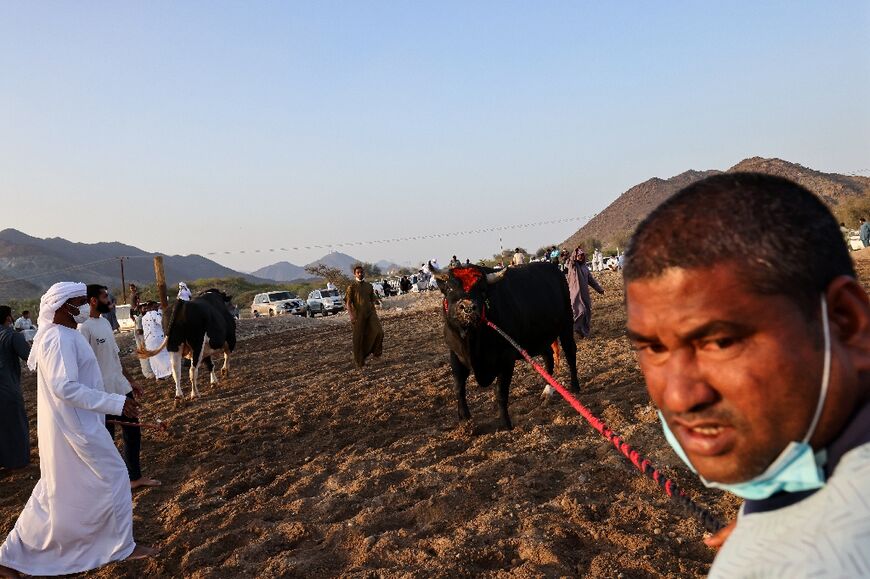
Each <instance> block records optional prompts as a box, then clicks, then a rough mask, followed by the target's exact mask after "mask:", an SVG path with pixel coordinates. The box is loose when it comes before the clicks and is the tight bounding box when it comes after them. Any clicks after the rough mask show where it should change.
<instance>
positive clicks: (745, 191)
mask: <svg viewBox="0 0 870 579" xmlns="http://www.w3.org/2000/svg"><path fill="white" fill-rule="evenodd" d="M727 262H733V263H736V264H737V265H738V266H739V267H740V268H741V269H740V273H741V275H742V276H743V277H744V279H745V280H746V282H747V283H748V285H749V287H750V288H751V289H752V290H754V291H757V292H758V293H760V294H765V295H783V296H786V297H788V298H789V299H791V300H793V301H794V302H795V303H796V304H797V305H798V307H800V308H801V309H802V311H803V312H804V313H805V314H806V315H807V316H808V317H809V318H812V317H814V313H815V312H816V310H817V309H818V300H819V295H820V294H821V293H822V292H823V291H824V290H825V288H827V287H828V284H829V283H830V282H831V281H832V280H833V279H834V278H836V277H838V276H841V275H848V276H852V277H855V268H854V266H853V264H852V259H851V258H850V257H849V250H848V249H847V248H846V244H845V241H844V239H843V234H842V233H841V232H840V228H839V226H838V225H837V221H836V219H834V216H833V215H831V212H830V211H829V210H828V208H827V207H826V206H825V205H824V204H823V203H822V202H821V200H819V198H818V197H816V196H815V195H813V194H812V193H811V192H810V191H808V190H807V189H806V188H804V187H802V186H801V185H798V184H797V183H794V182H792V181H789V180H788V179H783V178H782V177H774V176H772V175H765V174H761V173H726V174H720V175H714V176H712V177H707V178H706V179H702V180H700V181H697V182H696V183H693V184H692V185H689V186H688V187H686V188H684V189H682V190H681V191H679V192H678V193H677V194H676V195H674V196H673V197H671V198H670V199H668V200H667V201H665V202H664V203H662V204H661V205H659V206H658V207H657V208H656V209H655V210H654V211H653V212H652V213H650V214H649V216H648V217H647V218H646V219H644V220H643V221H642V222H641V224H640V225H638V227H637V230H636V231H635V233H634V235H633V236H632V238H631V241H630V242H629V244H628V248H627V249H626V251H625V269H624V270H623V277H624V279H625V282H626V283H630V282H632V281H635V280H638V279H645V278H653V277H657V276H659V275H661V274H662V273H663V272H664V271H665V270H666V269H668V268H671V267H678V268H684V269H706V268H710V267H712V266H714V265H718V264H721V263H727Z"/></svg>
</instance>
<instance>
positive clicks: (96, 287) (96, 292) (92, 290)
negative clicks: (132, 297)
mask: <svg viewBox="0 0 870 579" xmlns="http://www.w3.org/2000/svg"><path fill="white" fill-rule="evenodd" d="M103 290H105V291H106V293H109V288H107V287H106V286H104V285H100V284H98V283H89V284H88V299H91V298H97V299H100V294H101V293H103Z"/></svg>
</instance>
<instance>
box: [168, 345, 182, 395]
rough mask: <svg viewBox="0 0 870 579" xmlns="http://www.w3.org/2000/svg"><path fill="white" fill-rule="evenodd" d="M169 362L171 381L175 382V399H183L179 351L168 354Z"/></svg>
mask: <svg viewBox="0 0 870 579" xmlns="http://www.w3.org/2000/svg"><path fill="white" fill-rule="evenodd" d="M169 362H170V366H171V367H172V379H173V380H175V397H176V398H184V392H182V391H181V351H180V350H179V351H178V352H169Z"/></svg>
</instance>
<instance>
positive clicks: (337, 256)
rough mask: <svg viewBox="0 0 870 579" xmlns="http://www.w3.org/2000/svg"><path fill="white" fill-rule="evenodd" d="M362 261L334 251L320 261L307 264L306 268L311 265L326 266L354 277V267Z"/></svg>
mask: <svg viewBox="0 0 870 579" xmlns="http://www.w3.org/2000/svg"><path fill="white" fill-rule="evenodd" d="M359 262H360V260H358V259H357V258H355V257H351V256H350V255H347V254H346V253H341V252H339V251H333V252H332V253H328V254H326V255H324V256H323V257H321V258H320V259H318V260H315V261H312V262H311V263H307V264H305V267H308V266H311V265H318V264H321V263H322V264H325V265H327V266H329V267H334V268H337V269H340V270H341V272H342V273H343V274H345V275H348V276H351V277H352V276H353V266H355V265H356V264H358V263H359Z"/></svg>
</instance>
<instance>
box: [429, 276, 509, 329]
mask: <svg viewBox="0 0 870 579" xmlns="http://www.w3.org/2000/svg"><path fill="white" fill-rule="evenodd" d="M506 272H507V270H502V271H499V272H493V273H486V272H485V271H483V270H482V269H481V268H479V267H477V266H474V265H469V266H464V267H454V268H451V269H450V270H449V271H447V272H446V273H437V274H436V275H435V281H436V282H437V283H438V288H439V289H440V290H441V293H443V294H444V314H445V317H446V318H447V323H448V324H449V325H451V326H453V327H454V328H456V329H457V330H459V333H460V334H461V335H462V336H463V337H464V336H465V334H466V332H468V330H470V329H471V328H476V327H477V326H479V325H480V324H481V321H482V320H483V316H482V314H483V313H484V311H485V308H486V293H487V287H488V286H490V285H492V284H494V283H498V282H499V281H501V279H502V278H503V277H504V275H505V273H506Z"/></svg>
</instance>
